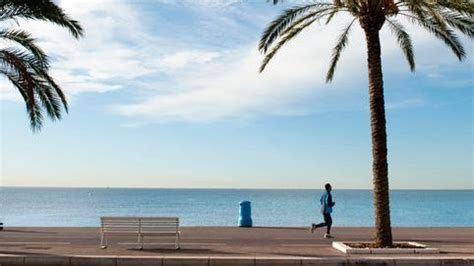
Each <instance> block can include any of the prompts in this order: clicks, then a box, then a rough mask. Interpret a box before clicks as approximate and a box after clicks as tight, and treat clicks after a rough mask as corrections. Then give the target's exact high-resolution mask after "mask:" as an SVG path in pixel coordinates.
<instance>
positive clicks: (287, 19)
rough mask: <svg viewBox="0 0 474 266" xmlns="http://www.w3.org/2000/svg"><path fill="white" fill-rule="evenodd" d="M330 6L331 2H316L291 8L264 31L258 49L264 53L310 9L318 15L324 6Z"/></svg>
mask: <svg viewBox="0 0 474 266" xmlns="http://www.w3.org/2000/svg"><path fill="white" fill-rule="evenodd" d="M328 6H331V4H328V3H315V4H311V5H306V6H299V7H294V8H290V9H288V10H286V11H284V12H283V14H282V15H281V16H279V17H277V18H276V19H275V20H273V21H272V22H271V23H270V25H268V27H267V28H266V30H265V31H264V32H263V34H262V37H261V38H260V43H259V45H258V49H259V50H260V51H262V52H263V53H266V51H267V50H268V48H269V47H270V46H271V45H272V43H273V42H274V41H275V40H276V39H277V38H278V37H279V36H281V34H282V32H283V31H285V30H286V29H287V28H288V27H289V26H290V25H291V23H292V22H294V21H295V20H296V19H297V18H299V17H301V16H304V15H305V14H306V13H308V12H310V11H313V12H314V13H313V15H316V14H317V13H318V11H320V9H321V8H322V7H328Z"/></svg>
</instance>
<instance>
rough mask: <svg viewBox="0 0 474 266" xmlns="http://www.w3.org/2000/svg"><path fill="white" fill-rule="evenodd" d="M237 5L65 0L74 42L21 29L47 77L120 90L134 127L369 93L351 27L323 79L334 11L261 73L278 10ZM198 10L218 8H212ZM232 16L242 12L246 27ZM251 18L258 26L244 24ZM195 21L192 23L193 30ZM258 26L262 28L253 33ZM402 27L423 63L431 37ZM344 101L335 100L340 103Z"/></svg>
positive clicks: (55, 32)
mask: <svg viewBox="0 0 474 266" xmlns="http://www.w3.org/2000/svg"><path fill="white" fill-rule="evenodd" d="M165 2H166V1H165ZM237 2H240V1H230V2H225V3H226V4H225V5H223V4H222V3H224V2H222V1H213V0H202V1H198V2H196V1H190V2H180V5H182V7H181V8H183V9H184V8H186V7H187V6H199V7H200V8H197V9H196V10H197V11H196V10H194V11H193V12H200V13H199V16H197V21H194V20H192V19H191V18H190V19H189V21H187V20H186V18H180V17H178V16H176V17H175V18H174V19H175V21H174V20H173V21H171V20H169V19H167V17H166V16H164V17H160V14H161V13H160V12H157V11H155V12H156V14H154V13H153V12H154V11H153V10H148V11H149V12H148V13H146V14H142V13H140V12H141V11H138V9H137V6H135V4H136V3H135V4H134V2H131V1H119V0H117V1H112V0H105V1H98V0H97V1H92V0H87V1H76V0H63V1H61V2H60V4H61V6H63V7H64V9H65V10H66V12H67V13H68V14H70V15H71V17H73V18H75V19H77V20H79V21H80V22H81V24H82V25H83V26H84V29H85V33H86V35H85V37H84V38H83V39H81V40H78V41H76V40H74V39H73V38H72V37H71V36H70V35H69V34H68V32H67V31H66V30H65V29H62V28H58V27H54V26H50V25H47V24H45V23H39V22H36V21H35V22H33V23H22V24H21V25H22V27H24V28H26V29H28V30H30V31H31V32H33V33H34V35H35V36H37V37H38V38H39V40H40V45H41V46H42V47H43V48H44V49H45V50H46V52H47V53H48V54H50V55H51V56H52V58H53V62H52V70H51V71H52V74H53V76H54V77H55V79H56V80H57V81H58V83H59V84H60V85H61V86H62V87H63V88H64V90H65V91H66V93H67V94H68V95H76V96H75V97H80V96H79V95H80V93H84V92H89V93H91V92H96V93H111V92H114V91H117V90H124V91H126V94H127V96H130V97H127V98H126V99H123V98H122V99H121V100H120V101H118V102H117V104H115V105H113V106H111V107H110V108H109V109H111V110H112V111H114V112H117V113H118V114H120V115H123V116H126V117H129V118H131V119H133V120H134V122H131V123H130V124H131V125H132V124H133V125H135V124H141V123H146V122H163V121H164V122H168V121H192V122H202V121H214V120H220V119H226V118H247V117H253V116H258V115H262V114H263V115H301V114H307V113H310V112H315V111H318V110H319V111H321V110H324V108H328V104H327V97H328V95H337V94H341V95H342V94H350V93H353V92H354V91H360V90H363V91H365V90H366V79H367V77H366V76H367V75H366V65H365V64H366V60H365V41H364V38H363V34H362V32H361V30H360V27H359V25H358V24H357V23H356V24H354V30H353V32H352V35H351V38H350V44H349V47H348V48H347V49H346V51H345V52H344V54H343V56H342V60H341V61H340V64H339V67H338V70H337V72H336V77H335V82H334V83H333V84H326V83H325V81H324V78H325V74H326V70H327V66H328V62H329V56H330V51H331V49H332V47H333V45H334V41H335V39H336V38H337V35H338V34H339V32H340V30H341V29H342V27H343V26H344V25H345V23H343V21H347V20H344V19H341V18H340V17H336V19H335V20H334V22H335V23H333V24H332V25H330V26H326V25H318V24H314V25H313V26H312V27H310V28H309V29H308V30H306V31H304V32H303V33H301V35H300V36H298V37H297V38H295V40H292V41H291V42H290V43H289V44H288V45H287V47H284V48H283V49H282V50H281V51H280V53H279V54H277V55H276V57H275V58H274V59H273V61H272V62H271V63H270V64H269V66H268V67H267V69H266V71H265V72H264V73H263V74H259V73H258V66H259V64H260V61H261V59H262V56H261V55H259V54H258V52H257V41H258V37H259V34H260V31H261V30H262V28H263V26H264V25H263V24H262V23H261V20H262V19H263V18H265V17H268V18H267V19H266V21H267V22H269V21H270V20H271V19H272V18H273V17H274V16H275V9H276V7H273V6H271V5H270V4H268V5H269V8H268V11H267V9H265V10H264V12H262V10H259V9H257V10H253V9H251V8H246V4H245V3H243V4H238V5H233V6H232V4H235V3H237ZM155 4H157V5H158V4H160V3H155ZM169 4H170V5H174V4H176V5H177V4H178V3H177V2H174V1H171V2H169ZM203 6H208V7H209V6H210V7H216V9H215V10H213V11H209V10H208V9H205V8H201V7H203ZM229 6H232V8H227V7H229ZM111 7H113V8H111ZM191 9H192V8H191ZM216 10H217V11H216ZM142 11H143V10H142ZM155 15H156V16H157V17H156V18H154V16H155ZM175 15H176V14H175ZM236 15H242V18H245V19H242V20H245V21H249V24H250V25H251V26H249V25H244V24H245V23H243V21H242V20H238V19H236V18H235V16H236ZM150 16H152V17H150ZM253 17H254V18H255V21H258V23H253V22H252V21H251V19H252V18H253ZM194 19H196V18H194ZM154 23H155V24H154ZM180 23H181V24H180ZM194 23H197V24H198V25H199V31H197V32H195V31H196V29H197V28H196V27H195V25H194ZM260 24H262V25H261V26H260V27H262V28H260V29H256V28H255V27H256V26H255V25H260ZM249 27H250V28H249ZM252 27H253V28H252ZM216 29H220V30H218V31H216ZM160 30H161V31H160ZM175 30H179V31H178V32H177V31H175ZM409 30H410V32H411V33H412V36H413V39H414V43H415V48H416V50H415V52H417V59H418V62H422V64H421V65H422V66H424V65H423V62H429V61H430V60H431V57H432V54H433V51H434V50H436V49H437V48H439V47H441V45H438V46H435V47H433V46H432V44H431V42H432V40H433V38H431V37H427V34H424V33H423V34H421V33H420V30H412V29H411V28H409ZM249 36H253V37H252V38H250V37H249ZM243 37H244V38H243ZM381 39H382V42H383V44H382V47H383V49H384V51H383V52H384V58H383V60H384V70H385V71H386V73H390V72H397V71H403V72H407V67H406V65H405V62H404V59H403V57H402V56H401V52H400V50H399V48H398V47H397V44H396V40H395V38H394V37H393V36H391V34H390V33H389V32H387V31H384V32H383V34H382V37H381ZM243 40H247V41H245V42H244V41H243ZM248 40H250V41H248ZM209 43H213V44H214V45H210V44H209ZM224 44H225V45H224ZM224 47H225V48H224ZM229 47H230V48H229ZM418 52H420V54H418ZM419 55H421V56H419ZM449 56H450V55H449ZM446 58H447V57H446V56H443V57H442V58H441V59H438V60H443V62H445V63H446V64H448V65H449V64H452V62H453V61H454V60H452V59H449V60H447V59H446ZM428 59H430V60H428ZM420 69H421V71H424V70H425V71H428V70H429V68H427V67H421V68H420ZM2 82H3V81H2ZM5 82H6V81H5ZM4 87H5V86H2V87H1V88H2V89H1V90H0V99H15V96H14V95H16V91H15V92H13V93H12V92H11V90H10V91H8V92H6V91H5V89H4ZM16 99H17V100H18V97H16ZM352 102H354V101H352ZM348 103H349V102H347V101H346V102H341V103H339V107H340V108H344V107H343V106H344V105H345V104H348ZM336 104H337V103H336ZM137 121H138V122H137Z"/></svg>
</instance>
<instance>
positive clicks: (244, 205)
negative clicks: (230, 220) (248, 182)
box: [239, 200, 252, 227]
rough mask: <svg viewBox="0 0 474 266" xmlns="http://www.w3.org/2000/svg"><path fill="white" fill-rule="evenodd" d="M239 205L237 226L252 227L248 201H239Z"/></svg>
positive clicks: (250, 209)
mask: <svg viewBox="0 0 474 266" xmlns="http://www.w3.org/2000/svg"><path fill="white" fill-rule="evenodd" d="M239 205H240V210H239V226H240V227H252V208H251V206H250V201H246V200H244V201H241V202H240V203H239Z"/></svg>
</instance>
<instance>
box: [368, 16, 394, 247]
mask: <svg viewBox="0 0 474 266" xmlns="http://www.w3.org/2000/svg"><path fill="white" fill-rule="evenodd" d="M379 23H380V22H379ZM382 24H383V22H382ZM380 28H381V25H380ZM380 28H379V27H378V25H377V24H375V25H374V27H370V26H369V27H364V30H365V36H366V41H367V53H368V58H367V61H368V69H369V101H370V123H371V130H372V157H373V163H372V171H373V184H374V207H375V228H376V229H375V230H376V232H375V244H376V245H377V246H379V247H388V246H392V230H391V226H390V208H389V195H388V194H389V188H388V164H387V133H386V129H385V103H384V94H383V75H382V60H381V50H380V37H379V30H380Z"/></svg>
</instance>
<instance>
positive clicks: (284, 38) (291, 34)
mask: <svg viewBox="0 0 474 266" xmlns="http://www.w3.org/2000/svg"><path fill="white" fill-rule="evenodd" d="M317 19H318V18H313V19H310V20H308V21H306V22H305V23H303V24H301V25H299V26H297V27H293V28H292V29H291V30H289V31H288V32H287V33H286V34H285V35H283V36H282V38H281V39H280V41H279V42H278V43H277V44H276V45H275V46H274V47H273V48H272V49H271V51H270V52H269V53H267V54H266V55H265V58H264V59H263V61H262V64H261V65H260V70H259V71H260V72H263V70H265V67H266V66H267V64H268V63H269V62H270V60H271V59H272V58H273V56H274V55H275V54H276V53H277V52H278V50H280V48H281V47H282V46H283V45H284V44H285V43H287V42H288V41H290V40H291V39H293V38H294V37H295V36H296V35H298V34H299V33H300V32H301V31H302V30H303V29H304V28H306V27H307V26H309V25H311V23H313V22H314V21H316V20H317Z"/></svg>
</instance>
